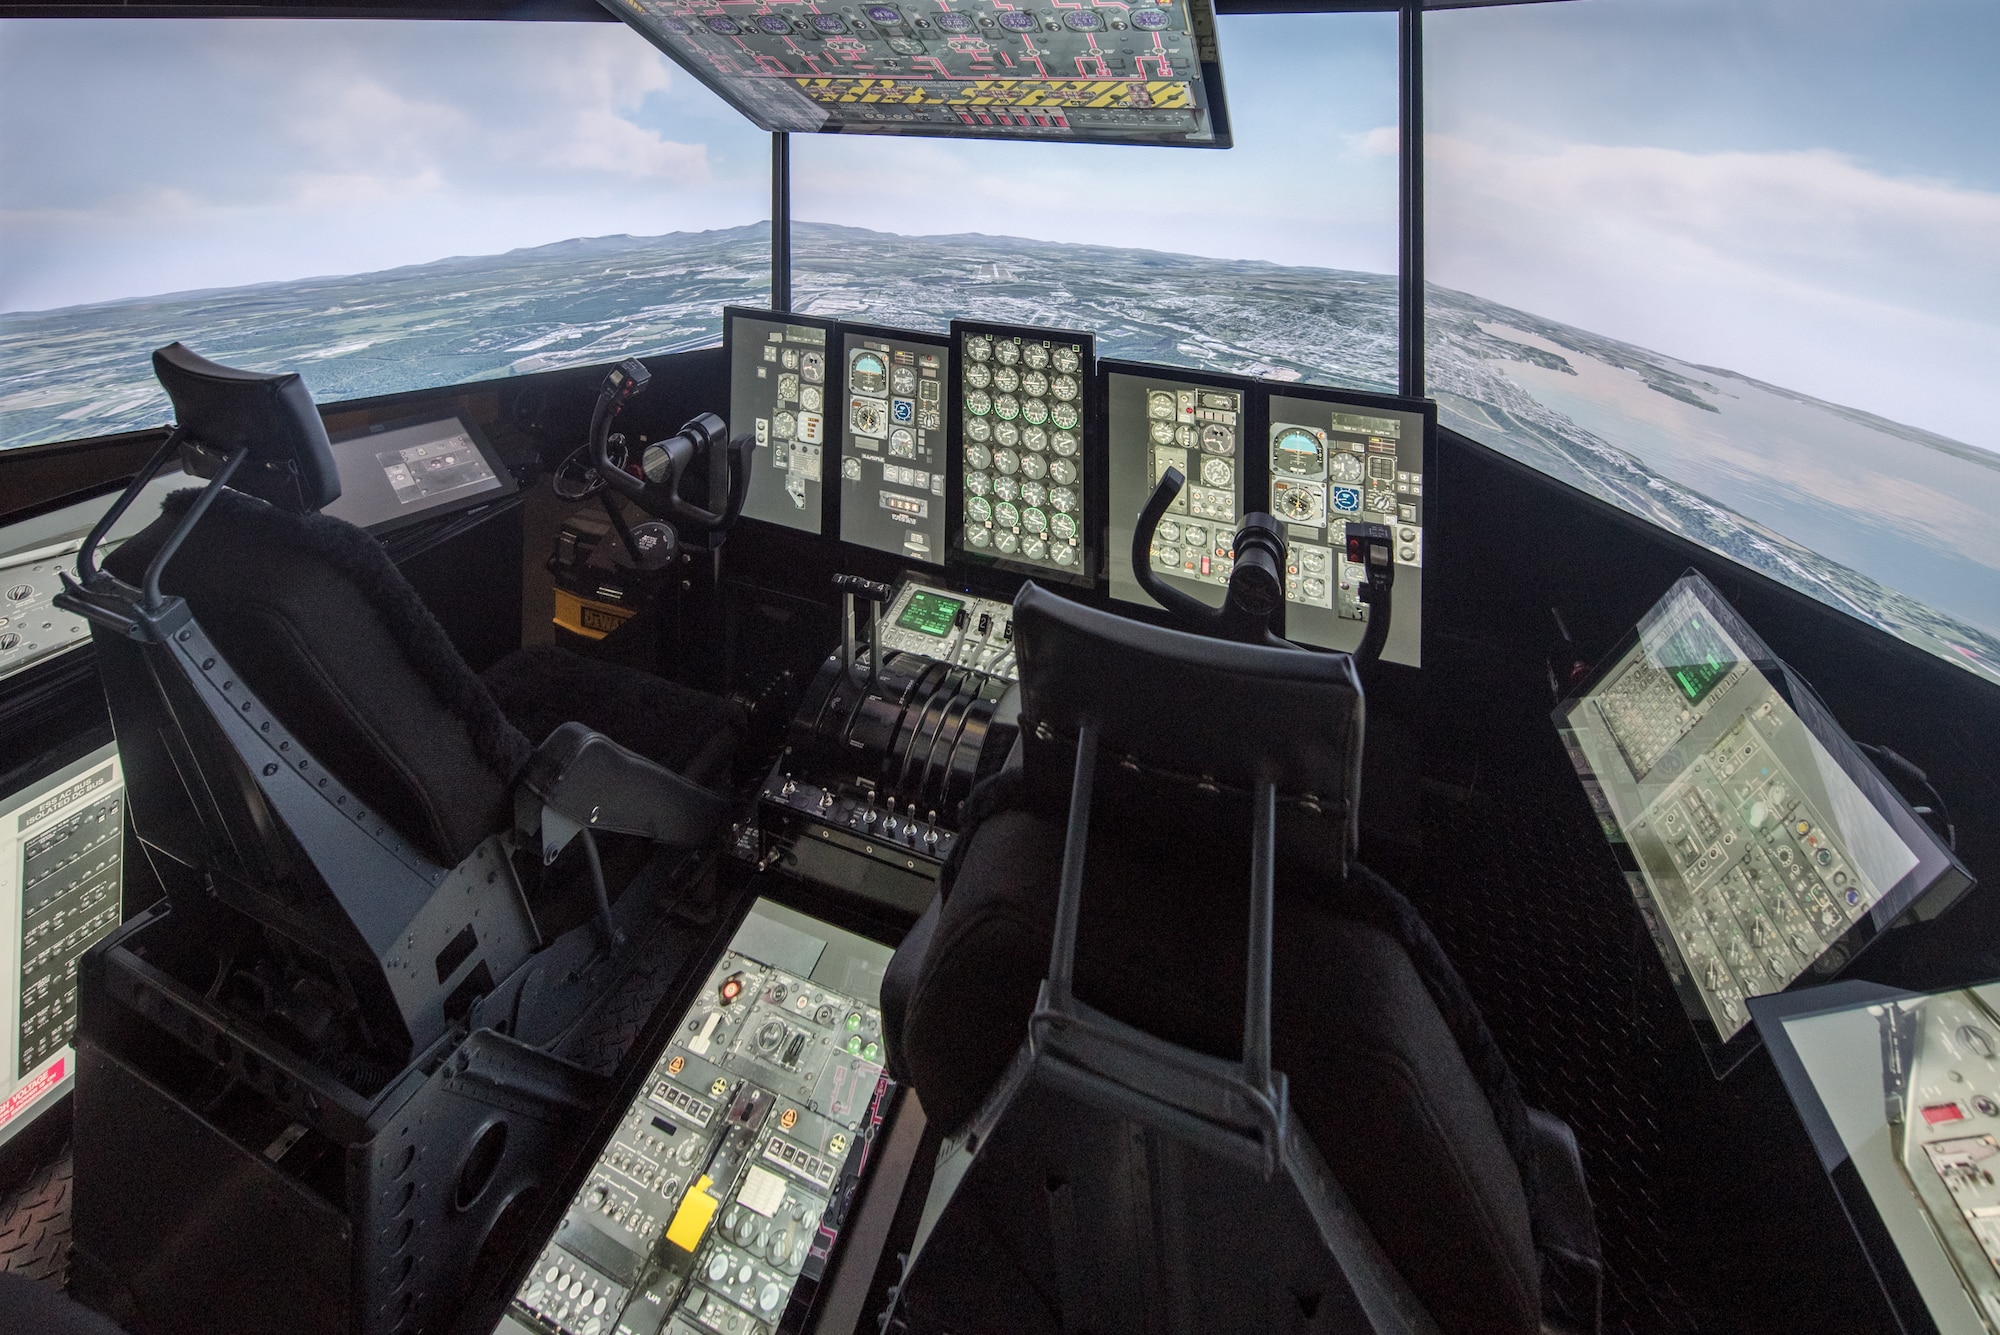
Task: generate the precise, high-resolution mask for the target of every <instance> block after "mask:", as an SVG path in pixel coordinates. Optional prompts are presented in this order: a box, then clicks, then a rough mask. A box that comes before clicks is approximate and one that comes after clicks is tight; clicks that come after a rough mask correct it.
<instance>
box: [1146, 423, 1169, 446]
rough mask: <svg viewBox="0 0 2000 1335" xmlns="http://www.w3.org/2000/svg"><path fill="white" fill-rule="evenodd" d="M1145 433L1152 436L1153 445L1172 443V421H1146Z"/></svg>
mask: <svg viewBox="0 0 2000 1335" xmlns="http://www.w3.org/2000/svg"><path fill="white" fill-rule="evenodd" d="M1146 433H1147V434H1148V435H1150V436H1151V437H1152V438H1153V443H1154V444H1155V445H1171V444H1173V443H1174V424H1173V423H1172V422H1151V423H1148V424H1147V428H1146Z"/></svg>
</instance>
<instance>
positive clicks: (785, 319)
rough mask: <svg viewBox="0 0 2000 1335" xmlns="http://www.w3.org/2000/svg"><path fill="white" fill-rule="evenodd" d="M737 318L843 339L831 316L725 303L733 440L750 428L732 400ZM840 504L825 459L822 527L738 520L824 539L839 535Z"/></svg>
mask: <svg viewBox="0 0 2000 1335" xmlns="http://www.w3.org/2000/svg"><path fill="white" fill-rule="evenodd" d="M738 317H741V318H744V319H750V320H764V321H767V322H775V323H779V324H798V325H806V326H808V327H810V328H814V329H819V330H822V331H824V332H825V334H826V336H827V344H828V346H829V347H832V346H834V345H835V344H836V343H837V342H838V340H839V338H840V331H841V329H842V324H841V322H840V321H839V320H836V319H833V318H831V317H829V316H823V315H799V314H797V313H795V312H792V311H780V310H772V309H770V308H768V307H764V306H724V307H723V308H722V376H723V384H722V388H723V398H724V414H723V415H724V419H725V420H727V421H728V422H729V437H730V439H731V440H734V439H735V438H736V437H737V436H738V435H740V434H742V432H743V431H746V430H748V429H749V428H748V427H747V426H745V427H741V428H739V427H738V426H737V424H736V422H735V420H734V418H735V415H736V404H735V403H734V402H732V401H731V400H732V399H733V397H734V395H735V392H736V340H735V331H736V320H737V318H738ZM845 383H846V381H845V375H844V373H843V379H842V384H843V385H844V384H845ZM832 454H833V460H834V466H835V467H836V468H838V467H839V463H840V451H839V449H838V447H836V448H835V449H834V450H833V451H832ZM751 457H752V458H753V459H754V458H755V447H754V446H753V447H752V456H751ZM753 466H754V465H753ZM746 493H747V485H746ZM839 506H840V488H839V487H837V486H835V487H829V486H828V485H827V481H826V468H825V465H824V462H823V461H822V465H821V468H820V486H819V528H818V529H817V530H814V529H809V528H799V527H797V526H795V525H792V524H781V523H779V522H778V521H777V520H775V519H759V518H758V517H757V516H756V515H752V514H744V515H742V516H740V517H739V519H738V522H739V523H745V524H754V525H758V526H760V527H763V528H771V529H782V530H784V531H785V532H787V533H803V534H805V535H806V536H808V537H814V538H824V537H826V536H827V535H828V534H829V533H834V534H838V533H839V531H840V528H839V521H840V510H839Z"/></svg>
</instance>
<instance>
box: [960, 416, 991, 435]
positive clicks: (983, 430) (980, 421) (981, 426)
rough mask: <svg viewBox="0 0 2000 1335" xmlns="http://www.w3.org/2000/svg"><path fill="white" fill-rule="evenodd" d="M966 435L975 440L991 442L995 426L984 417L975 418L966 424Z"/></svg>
mask: <svg viewBox="0 0 2000 1335" xmlns="http://www.w3.org/2000/svg"><path fill="white" fill-rule="evenodd" d="M965 434H966V435H968V436H970V437H972V439H974V440H991V439H992V438H993V424H992V423H991V422H989V421H987V420H986V419H985V418H983V417H975V418H973V419H971V420H970V421H968V422H967V423H966V424H965Z"/></svg>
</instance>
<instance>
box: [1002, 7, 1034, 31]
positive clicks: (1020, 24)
mask: <svg viewBox="0 0 2000 1335" xmlns="http://www.w3.org/2000/svg"><path fill="white" fill-rule="evenodd" d="M1000 26H1001V27H1003V28H1005V29H1006V30H1007V31H1008V32H1030V31H1032V30H1033V29H1034V28H1035V26H1036V24H1035V19H1034V16H1033V15H1031V14H1023V13H1022V12H1021V11H1020V10H1018V9H1010V10H1008V11H1007V12H1006V13H1005V14H1002V15H1001V16H1000Z"/></svg>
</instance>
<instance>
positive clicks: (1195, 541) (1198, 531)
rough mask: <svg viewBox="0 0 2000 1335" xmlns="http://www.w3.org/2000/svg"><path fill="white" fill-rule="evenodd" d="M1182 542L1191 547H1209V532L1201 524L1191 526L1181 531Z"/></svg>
mask: <svg viewBox="0 0 2000 1335" xmlns="http://www.w3.org/2000/svg"><path fill="white" fill-rule="evenodd" d="M1181 541H1182V542H1184V543H1186V544H1187V545H1188V546H1190V547H1195V548H1200V547H1206V546H1208V530H1207V529H1205V528H1203V527H1202V526H1201V525H1200V524H1189V525H1188V526H1187V527H1185V528H1183V529H1182V530H1181Z"/></svg>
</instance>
